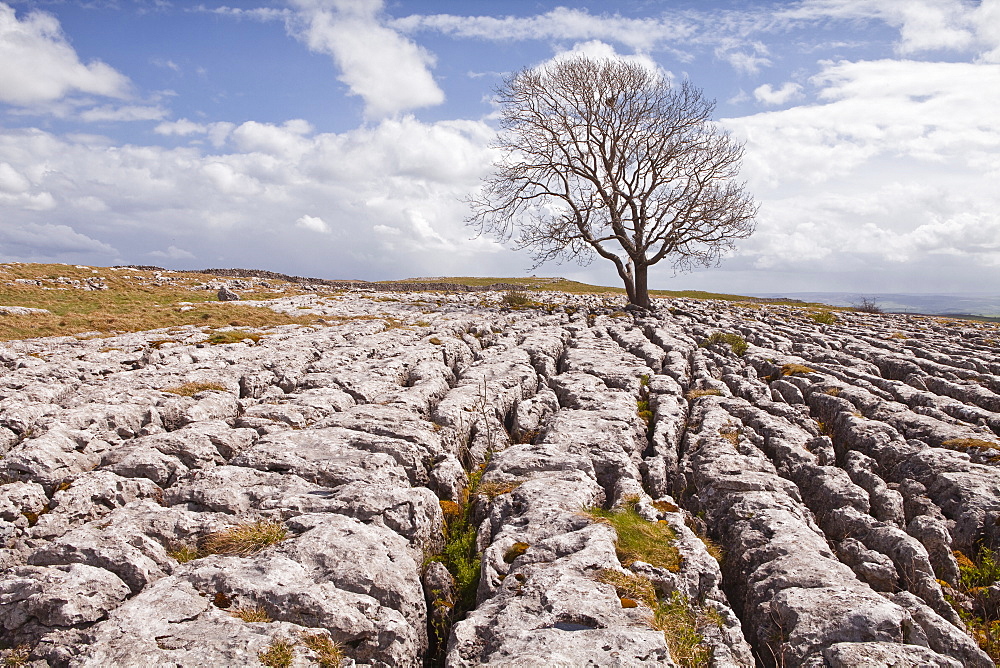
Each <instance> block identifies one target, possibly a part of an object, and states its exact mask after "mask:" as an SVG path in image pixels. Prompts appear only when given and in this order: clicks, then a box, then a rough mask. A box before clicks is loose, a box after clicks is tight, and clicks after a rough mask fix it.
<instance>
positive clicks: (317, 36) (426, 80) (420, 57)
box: [291, 0, 444, 118]
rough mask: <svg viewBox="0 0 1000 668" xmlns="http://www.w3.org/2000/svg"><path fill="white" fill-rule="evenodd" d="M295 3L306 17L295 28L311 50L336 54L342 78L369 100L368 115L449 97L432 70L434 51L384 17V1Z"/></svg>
mask: <svg viewBox="0 0 1000 668" xmlns="http://www.w3.org/2000/svg"><path fill="white" fill-rule="evenodd" d="M295 4H296V6H297V7H298V8H299V12H300V16H299V20H298V21H293V22H291V25H293V26H294V27H293V31H294V33H295V34H296V36H297V37H299V38H300V39H302V40H303V41H304V42H305V43H306V44H307V45H308V47H309V49H310V50H312V51H316V52H319V53H326V54H329V55H331V56H332V57H333V59H334V61H335V62H336V63H337V66H338V67H339V68H340V71H341V75H340V77H339V79H340V80H341V81H342V82H344V83H345V84H347V86H348V88H349V89H350V91H351V94H352V95H357V96H359V97H361V98H362V99H363V100H364V101H365V114H366V115H367V116H368V117H370V118H383V117H385V116H390V115H392V114H395V113H399V112H401V111H406V110H408V109H416V108H420V107H428V106H434V105H438V104H441V103H442V102H444V93H443V92H442V90H441V89H440V88H439V87H438V85H437V83H435V81H434V77H433V75H432V74H431V72H430V68H432V67H433V66H434V63H435V59H434V56H433V55H432V54H431V53H430V52H428V51H427V50H426V49H424V48H422V47H420V46H418V45H417V44H416V43H414V42H413V41H411V40H409V39H406V38H405V37H403V36H402V35H400V34H399V33H397V32H396V31H395V30H392V29H391V28H388V27H386V26H385V25H383V24H382V23H381V22H380V19H379V12H380V11H381V8H382V2H381V0H372V1H369V0H364V1H361V0H354V1H348V0H342V1H339V2H333V3H326V2H322V1H319V0H297V1H296V2H295ZM331 4H332V7H331Z"/></svg>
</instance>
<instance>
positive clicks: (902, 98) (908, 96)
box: [724, 60, 1000, 184]
mask: <svg viewBox="0 0 1000 668" xmlns="http://www.w3.org/2000/svg"><path fill="white" fill-rule="evenodd" d="M811 81H812V83H813V84H815V85H817V86H819V87H820V91H819V93H818V97H819V99H820V100H821V101H823V102H825V104H818V105H810V106H799V107H792V108H790V109H787V110H784V111H778V112H767V113H764V114H757V115H754V116H747V117H743V118H739V119H727V120H725V121H724V123H725V124H726V125H727V126H728V127H729V128H730V129H732V130H734V131H736V132H737V133H738V134H739V135H741V136H743V137H745V138H746V139H747V141H748V163H749V165H750V169H748V170H747V173H748V174H751V175H753V176H752V177H751V178H752V179H753V180H755V181H756V182H758V183H763V184H766V183H773V180H774V179H779V180H782V179H793V180H794V179H799V180H805V181H808V182H812V183H818V182H821V181H824V180H826V179H828V178H832V177H836V176H840V175H844V174H846V173H848V172H850V171H851V170H853V169H855V168H856V167H858V166H859V165H861V164H862V163H864V162H866V161H868V160H871V159H873V158H874V157H876V156H878V155H887V156H905V157H907V158H910V159H918V160H921V161H931V162H938V163H941V162H942V161H945V162H950V163H954V164H955V165H957V166H961V167H963V168H975V169H977V170H979V171H985V172H986V173H987V174H988V173H990V172H991V171H993V172H995V171H996V170H998V169H1000V156H998V153H1000V127H997V126H996V125H994V124H990V123H988V122H986V120H985V119H990V118H992V117H993V116H994V115H995V111H996V109H997V108H1000V65H984V64H980V65H976V64H971V63H927V62H917V61H895V60H880V61H865V62H856V63H852V62H839V63H825V64H823V69H822V70H821V71H820V73H819V74H817V75H816V76H814V77H813V78H812V79H811ZM909 169H911V170H912V169H913V167H912V166H911V167H909Z"/></svg>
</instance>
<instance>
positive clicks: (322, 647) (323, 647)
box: [302, 633, 346, 668]
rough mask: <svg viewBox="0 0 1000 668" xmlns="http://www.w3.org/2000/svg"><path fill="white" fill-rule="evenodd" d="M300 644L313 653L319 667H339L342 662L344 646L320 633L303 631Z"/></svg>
mask: <svg viewBox="0 0 1000 668" xmlns="http://www.w3.org/2000/svg"><path fill="white" fill-rule="evenodd" d="M302 644H303V645H305V646H306V647H307V648H309V649H310V650H312V651H313V653H315V655H316V658H315V661H316V663H318V664H319V665H320V668H340V666H341V665H342V664H343V663H344V659H345V658H346V657H345V656H344V648H343V647H341V646H340V643H336V642H334V641H333V640H331V639H330V638H329V637H328V636H325V635H323V634H322V633H305V634H303V635H302Z"/></svg>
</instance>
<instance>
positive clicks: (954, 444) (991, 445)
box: [941, 438, 1000, 452]
mask: <svg viewBox="0 0 1000 668" xmlns="http://www.w3.org/2000/svg"><path fill="white" fill-rule="evenodd" d="M941 445H942V446H944V447H946V448H948V449H949V450H958V451H959V452H966V451H968V450H973V449H983V450H1000V443H996V442H994V441H984V440H982V439H978V438H951V439H948V440H947V441H944V442H942V443H941Z"/></svg>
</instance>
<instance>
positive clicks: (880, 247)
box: [0, 0, 1000, 294]
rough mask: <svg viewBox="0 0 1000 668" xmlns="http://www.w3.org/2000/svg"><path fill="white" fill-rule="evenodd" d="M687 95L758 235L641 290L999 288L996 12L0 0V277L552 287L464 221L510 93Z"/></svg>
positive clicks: (646, 1) (862, 4)
mask: <svg viewBox="0 0 1000 668" xmlns="http://www.w3.org/2000/svg"><path fill="white" fill-rule="evenodd" d="M567 52H568V53H583V54H587V55H590V56H593V57H619V56H620V57H628V58H634V59H638V60H640V61H642V62H645V63H647V64H649V65H651V66H654V67H658V68H660V69H661V70H662V71H663V72H664V74H665V76H667V77H668V78H669V79H670V80H672V81H675V82H677V81H681V80H683V79H688V80H690V82H691V83H693V84H694V85H695V86H698V87H699V88H701V89H702V90H703V91H704V93H705V95H706V96H707V97H708V98H711V99H714V100H715V101H716V107H715V113H714V115H713V118H714V119H715V122H717V123H718V124H720V125H721V126H722V127H724V128H725V129H726V130H728V131H729V132H730V133H731V134H732V135H733V136H734V137H735V138H737V139H738V140H739V141H741V142H744V143H745V156H744V160H743V169H742V172H741V177H740V178H741V179H743V180H745V181H746V184H747V188H748V190H749V191H750V192H751V193H752V194H753V195H754V197H755V198H756V200H757V202H758V203H759V206H760V209H759V213H758V216H757V231H756V233H755V234H754V235H753V236H752V237H750V238H749V239H746V240H743V241H740V242H738V245H737V248H736V250H735V251H734V252H732V253H730V254H729V255H728V256H727V257H725V258H724V259H723V260H722V262H721V263H720V264H719V266H717V267H711V268H706V269H699V270H697V271H694V272H690V273H676V272H674V270H673V268H672V267H671V266H670V263H669V260H665V261H664V262H662V263H660V264H659V265H656V266H654V267H653V268H652V269H651V272H650V287H652V288H662V289H671V290H677V289H700V290H712V291H723V292H732V293H744V294H746V293H781V292H786V293H787V292H802V291H858V292H868V293H886V292H897V293H976V292H979V293H998V292H1000V0H982V1H981V2H973V1H966V0H800V1H797V2H770V3H769V2H757V1H755V0H730V1H728V2H724V1H719V2H715V1H711V0H678V1H669V2H668V1H665V0H659V1H658V0H625V1H622V2H615V3H607V2H564V3H558V2H548V1H546V0H537V1H531V2H528V1H521V0H505V1H504V2H485V1H480V0H465V1H463V2H458V1H446V0H440V1H431V0H425V1H420V0H416V1H409V0H398V1H392V0H289V1H287V2H281V1H278V0H275V1H268V0H263V1H261V2H239V3H236V2H233V3H231V4H219V3H215V2H211V1H210V0H209V1H206V2H204V3H194V2H179V1H177V2H175V1H169V0H86V1H77V0H58V1H56V0H53V1H50V2H46V1H44V0H23V1H19V0H0V260H3V261H24V262H65V263H71V264H88V265H95V266H109V265H114V264H142V265H158V266H162V267H166V268H172V269H200V268H207V267H244V268H258V269H268V270H271V271H278V272H283V273H289V274H297V275H305V276H316V277H324V278H340V279H367V280H386V279H402V278H408V277H417V276H526V275H531V274H537V275H539V276H542V275H547V276H565V277H568V278H573V279H576V280H582V281H586V282H591V283H598V284H603V285H615V284H617V283H618V280H619V279H618V277H617V275H616V273H615V272H614V269H613V267H612V265H611V264H610V263H608V262H607V261H604V260H600V259H597V260H595V261H594V262H593V263H591V264H589V265H584V266H580V265H578V264H576V263H569V264H562V265H557V264H547V265H543V266H541V267H538V268H533V267H532V261H531V258H530V257H529V256H528V254H526V253H523V252H521V253H519V252H515V251H513V250H510V249H509V248H507V247H504V246H503V245H502V244H500V243H498V242H497V241H496V240H494V239H491V238H488V237H476V236H475V235H474V230H472V229H470V228H469V227H468V226H466V225H465V223H464V220H465V218H466V217H467V216H468V215H469V211H468V207H467V205H466V204H465V198H466V197H467V196H468V195H470V194H471V193H472V192H473V191H474V190H475V189H476V188H477V186H478V185H479V184H480V183H481V180H482V178H483V177H484V176H486V175H488V174H489V170H490V165H491V163H492V161H493V159H494V153H493V152H492V150H491V148H490V143H491V141H492V139H493V138H494V136H495V132H496V125H495V119H496V114H497V108H496V105H495V104H494V91H495V89H496V87H497V86H498V85H500V83H501V82H502V80H503V78H504V77H505V76H508V75H510V74H511V73H513V72H516V71H518V70H520V69H522V68H525V67H535V66H539V65H543V64H544V63H546V62H548V61H550V60H552V59H553V58H556V57H560V56H563V55H565V54H566V53H567Z"/></svg>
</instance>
